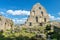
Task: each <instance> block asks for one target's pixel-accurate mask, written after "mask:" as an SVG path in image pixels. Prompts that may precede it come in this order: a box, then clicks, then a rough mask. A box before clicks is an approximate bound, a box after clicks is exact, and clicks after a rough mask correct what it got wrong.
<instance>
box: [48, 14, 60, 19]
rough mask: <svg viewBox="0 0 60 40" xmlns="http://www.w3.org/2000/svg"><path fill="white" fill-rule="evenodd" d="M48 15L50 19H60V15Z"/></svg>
mask: <svg viewBox="0 0 60 40" xmlns="http://www.w3.org/2000/svg"><path fill="white" fill-rule="evenodd" d="M49 17H50V19H51V20H60V17H55V16H52V15H51V14H49Z"/></svg>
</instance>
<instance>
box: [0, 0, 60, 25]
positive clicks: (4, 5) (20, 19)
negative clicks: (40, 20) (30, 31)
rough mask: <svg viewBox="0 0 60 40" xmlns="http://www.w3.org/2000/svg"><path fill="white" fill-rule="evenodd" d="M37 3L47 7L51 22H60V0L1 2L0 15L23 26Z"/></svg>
mask: <svg viewBox="0 0 60 40" xmlns="http://www.w3.org/2000/svg"><path fill="white" fill-rule="evenodd" d="M37 2H39V3H40V4H41V5H42V6H44V7H45V9H46V10H47V12H48V14H49V16H50V19H51V20H59V21H60V0H0V14H1V15H3V16H5V17H6V18H10V19H12V20H13V21H14V22H15V23H20V24H22V23H24V22H25V21H26V19H27V18H28V15H29V13H30V10H31V9H32V6H33V5H34V4H36V3H37Z"/></svg>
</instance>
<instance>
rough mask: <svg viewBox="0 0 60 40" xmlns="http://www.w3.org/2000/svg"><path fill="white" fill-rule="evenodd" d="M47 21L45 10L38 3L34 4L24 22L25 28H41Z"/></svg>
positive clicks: (47, 16)
mask: <svg viewBox="0 0 60 40" xmlns="http://www.w3.org/2000/svg"><path fill="white" fill-rule="evenodd" d="M48 21H49V15H48V14H47V12H46V10H45V8H44V7H43V6H42V5H41V4H40V3H36V4H35V5H34V6H33V7H32V10H31V11H30V16H29V18H28V19H27V21H26V26H43V24H44V23H46V22H48Z"/></svg>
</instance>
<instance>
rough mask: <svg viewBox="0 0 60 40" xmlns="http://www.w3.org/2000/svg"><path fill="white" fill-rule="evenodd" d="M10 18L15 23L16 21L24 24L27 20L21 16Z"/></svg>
mask: <svg viewBox="0 0 60 40" xmlns="http://www.w3.org/2000/svg"><path fill="white" fill-rule="evenodd" d="M12 20H13V22H14V23H15V24H17V23H18V24H24V23H25V21H26V20H27V18H22V19H18V18H15V19H12Z"/></svg>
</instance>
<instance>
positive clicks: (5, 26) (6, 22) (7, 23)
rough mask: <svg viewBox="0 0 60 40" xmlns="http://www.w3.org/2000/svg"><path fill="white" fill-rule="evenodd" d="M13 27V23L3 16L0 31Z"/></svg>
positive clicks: (0, 21) (0, 19)
mask: <svg viewBox="0 0 60 40" xmlns="http://www.w3.org/2000/svg"><path fill="white" fill-rule="evenodd" d="M12 26H13V22H12V20H10V19H7V18H5V17H3V16H0V30H7V29H8V30H9V29H11V27H12Z"/></svg>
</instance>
